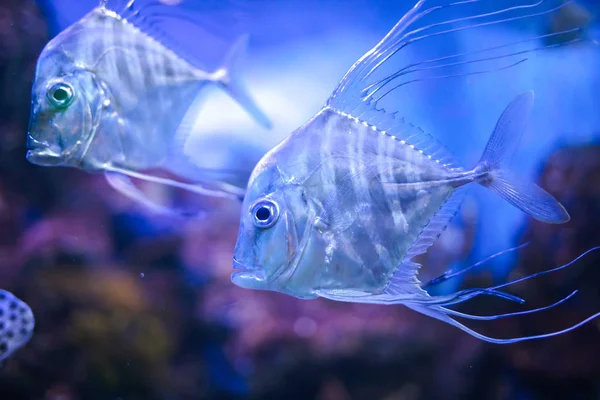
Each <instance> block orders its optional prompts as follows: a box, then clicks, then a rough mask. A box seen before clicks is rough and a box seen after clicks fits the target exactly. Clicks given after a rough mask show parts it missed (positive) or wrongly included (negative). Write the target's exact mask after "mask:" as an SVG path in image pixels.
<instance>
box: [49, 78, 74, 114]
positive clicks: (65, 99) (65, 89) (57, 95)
mask: <svg viewBox="0 0 600 400" xmlns="http://www.w3.org/2000/svg"><path fill="white" fill-rule="evenodd" d="M74 94H75V92H74V90H73V87H72V86H71V85H69V84H67V83H63V82H60V83H56V84H54V85H52V86H50V88H48V100H49V101H50V104H52V105H53V106H55V107H58V108H64V107H68V106H69V104H71V102H72V101H73V98H74V97H75V96H74Z"/></svg>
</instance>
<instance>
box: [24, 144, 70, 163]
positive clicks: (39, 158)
mask: <svg viewBox="0 0 600 400" xmlns="http://www.w3.org/2000/svg"><path fill="white" fill-rule="evenodd" d="M26 158H27V161H29V162H30V163H32V164H36V165H41V166H44V167H53V166H59V165H62V164H63V162H64V160H63V157H62V156H61V155H60V153H57V152H56V151H54V150H53V149H51V148H43V149H33V150H29V151H28V152H27V155H26Z"/></svg>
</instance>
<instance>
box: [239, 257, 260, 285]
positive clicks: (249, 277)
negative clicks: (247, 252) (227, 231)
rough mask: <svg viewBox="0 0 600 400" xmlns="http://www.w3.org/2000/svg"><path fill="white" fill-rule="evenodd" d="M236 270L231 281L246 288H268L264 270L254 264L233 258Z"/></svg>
mask: <svg viewBox="0 0 600 400" xmlns="http://www.w3.org/2000/svg"><path fill="white" fill-rule="evenodd" d="M233 269H234V272H233V274H231V281H232V282H233V283H234V284H235V285H237V286H239V287H241V288H244V289H266V288H267V284H266V279H265V274H264V271H263V270H261V269H258V268H256V267H253V266H248V265H245V264H242V263H241V262H239V261H238V260H236V259H235V257H234V259H233Z"/></svg>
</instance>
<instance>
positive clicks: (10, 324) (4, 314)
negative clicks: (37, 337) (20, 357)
mask: <svg viewBox="0 0 600 400" xmlns="http://www.w3.org/2000/svg"><path fill="white" fill-rule="evenodd" d="M34 326H35V320H34V318H33V312H32V311H31V308H29V306H28V305H27V304H25V303H24V302H23V301H21V300H19V299H17V298H16V297H15V296H14V295H13V294H12V293H10V292H7V291H6V290H0V363H2V362H4V361H5V360H7V359H8V358H10V357H11V356H12V355H13V354H14V352H15V351H17V350H19V349H20V348H21V347H23V346H24V345H25V344H27V342H29V339H31V336H32V335H33V328H34Z"/></svg>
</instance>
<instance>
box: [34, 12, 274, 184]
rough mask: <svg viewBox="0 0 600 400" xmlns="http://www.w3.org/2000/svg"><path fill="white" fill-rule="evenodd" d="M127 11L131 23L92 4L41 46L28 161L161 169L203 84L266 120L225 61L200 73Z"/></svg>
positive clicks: (178, 148) (186, 130)
mask: <svg viewBox="0 0 600 400" xmlns="http://www.w3.org/2000/svg"><path fill="white" fill-rule="evenodd" d="M133 3H134V2H130V3H129V4H130V5H133ZM161 7H167V6H161ZM154 8H156V7H154ZM150 9H153V8H152V7H151V8H150ZM158 12H160V7H159V10H158ZM130 14H131V19H132V21H135V22H137V23H134V22H132V21H130V20H129V19H127V18H125V16H123V15H121V14H118V13H117V12H115V11H113V10H111V9H108V8H106V7H105V6H104V5H101V6H100V7H97V8H95V9H94V10H93V11H91V12H90V13H89V14H88V15H86V16H85V17H84V18H82V19H81V20H80V21H78V22H77V23H75V24H73V25H72V26H70V27H69V28H67V29H66V30H64V31H63V32H61V33H60V34H59V35H58V36H57V37H56V38H54V39H53V40H52V41H51V42H50V43H48V45H47V46H46V47H45V48H44V50H43V52H42V54H41V55H40V57H39V60H38V63H37V68H36V75H35V82H34V85H33V90H32V110H31V121H30V131H29V135H28V148H29V152H28V154H27V159H28V160H29V161H31V162H32V163H35V164H39V165H45V166H59V165H63V166H71V167H77V168H81V169H84V170H86V171H113V170H116V171H118V172H120V173H125V174H126V173H128V172H141V171H144V170H148V169H166V170H168V169H169V166H170V160H172V159H173V158H176V157H178V158H186V159H187V156H186V155H185V152H184V149H183V146H184V143H185V139H186V136H187V135H189V134H190V131H191V129H192V127H193V124H192V123H190V122H189V121H186V120H185V117H186V113H187V112H188V110H189V108H190V106H191V105H192V104H193V102H194V101H195V100H196V98H197V97H198V94H199V93H200V92H201V91H202V88H203V87H205V86H206V85H209V84H213V85H217V86H220V87H222V88H223V89H224V90H226V91H227V92H228V93H229V94H230V95H231V96H233V97H234V98H235V99H236V100H237V101H238V102H239V103H240V104H241V105H242V106H243V107H245V108H246V109H247V110H248V112H250V113H251V114H252V115H254V117H255V118H256V120H257V121H259V122H260V123H262V124H263V125H266V126H268V125H269V121H268V119H267V118H266V117H265V116H264V115H263V114H262V113H261V111H260V110H259V109H258V107H257V106H256V105H255V103H254V102H253V100H252V99H251V97H250V96H249V95H247V94H246V93H245V91H244V89H243V87H242V86H241V85H240V84H239V82H238V80H237V79H236V76H235V75H232V74H233V73H234V72H235V71H230V70H229V69H228V68H229V66H228V65H225V66H224V67H223V68H219V69H217V70H216V71H214V72H206V71H204V70H202V69H201V68H199V67H197V66H196V65H195V64H193V63H192V62H191V61H189V60H192V59H193V57H192V56H190V57H189V58H186V57H185V55H184V54H182V53H176V52H175V51H173V50H171V48H170V47H169V46H167V45H165V44H163V43H162V42H161V41H160V40H158V39H156V38H155V36H157V35H152V34H150V33H149V32H150V30H151V28H150V27H149V26H148V23H146V22H145V21H146V20H145V19H143V18H141V17H140V16H139V15H138V13H130ZM142 17H148V15H142ZM135 18H137V20H136V19H135ZM154 33H156V32H154ZM246 42H247V37H245V36H244V37H242V38H241V39H240V40H239V41H238V43H237V44H236V45H235V46H233V48H232V50H231V52H232V53H231V54H230V56H229V59H228V62H231V63H235V62H237V60H235V58H236V57H238V56H239V54H238V53H240V52H241V51H243V50H244V46H245V44H246ZM192 117H193V116H192ZM207 151H208V150H207ZM189 164H190V165H193V162H189ZM203 178H205V179H206V180H210V179H212V178H207V177H203V176H198V180H199V181H202V180H203Z"/></svg>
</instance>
